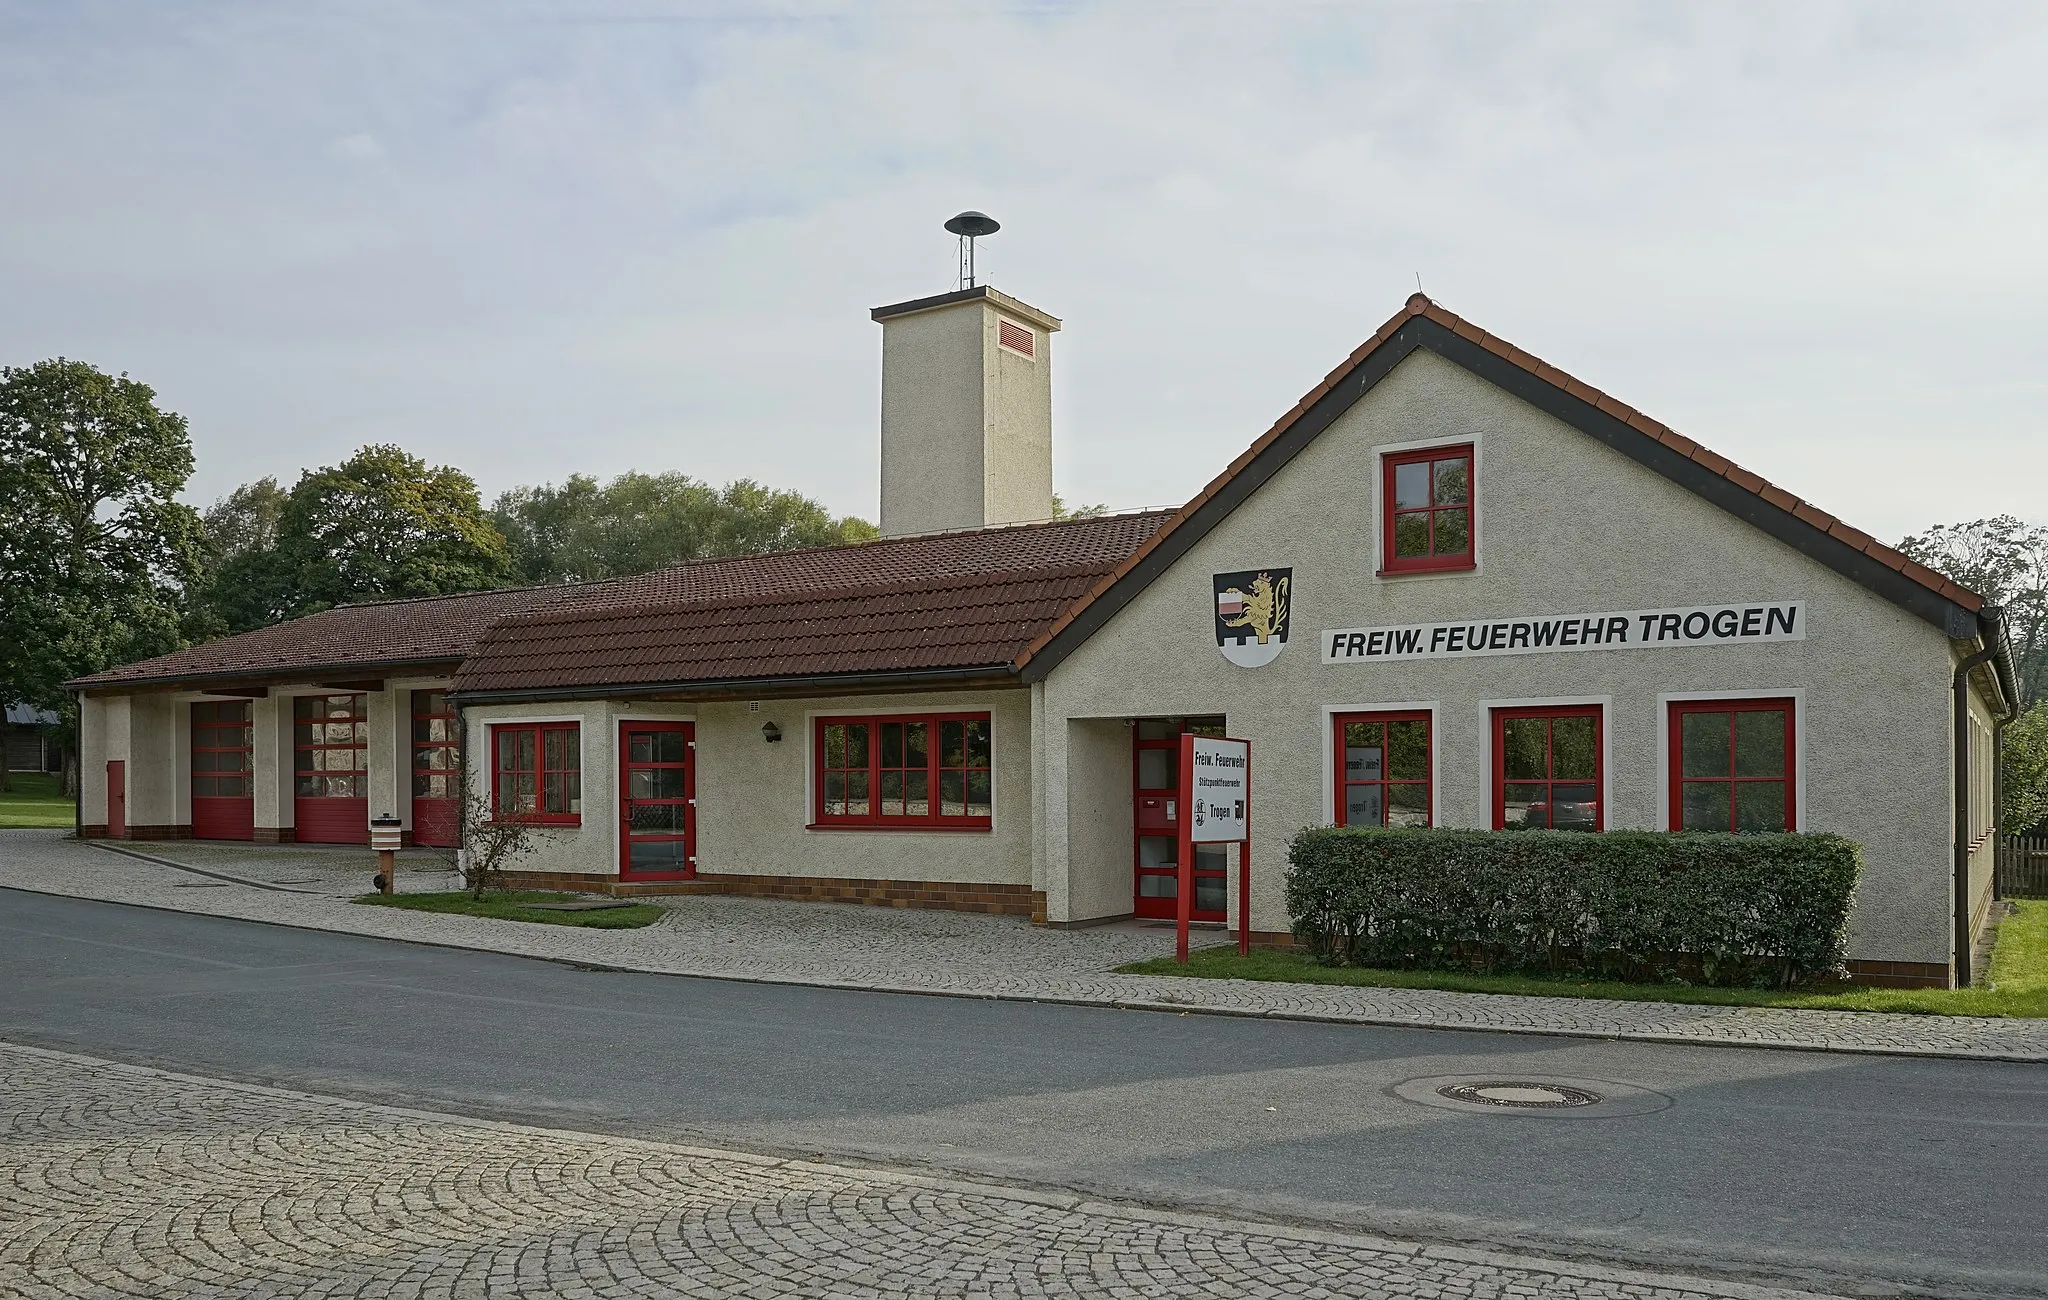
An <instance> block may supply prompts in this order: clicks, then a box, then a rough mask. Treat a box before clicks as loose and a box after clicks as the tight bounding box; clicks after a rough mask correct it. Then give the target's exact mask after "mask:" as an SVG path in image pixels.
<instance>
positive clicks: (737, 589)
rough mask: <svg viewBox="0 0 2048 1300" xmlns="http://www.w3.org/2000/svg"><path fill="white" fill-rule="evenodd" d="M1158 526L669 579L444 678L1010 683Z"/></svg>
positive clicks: (580, 611)
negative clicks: (1022, 663)
mask: <svg viewBox="0 0 2048 1300" xmlns="http://www.w3.org/2000/svg"><path fill="white" fill-rule="evenodd" d="M1166 518H1167V512H1166V511H1163V510H1155V511H1148V512H1145V513H1140V514H1129V515H1109V516H1102V517H1097V518H1090V519H1076V520H1064V521H1059V522H1055V523H1043V524H1021V525H1013V526H1010V527H1004V528H987V529H978V530H974V531H968V532H958V533H937V534H932V535H928V536H923V537H906V538H892V539H889V540H885V541H879V542H867V543H862V544H860V545H857V546H843V547H833V548H830V549H820V550H815V551H785V552H779V553H771V554H767V555H755V556H745V557H741V558H739V559H732V560H709V561H702V562H700V563H697V564H685V565H677V566H676V567H674V568H670V569H663V570H661V571H659V572H657V573H651V574H644V575H642V576H641V577H639V578H626V579H619V580H617V581H616V582H615V583H611V584H607V586H609V587H610V588H611V589H612V594H611V598H610V599H607V600H603V601H599V602H593V601H588V600H586V601H581V602H579V603H578V604H577V605H576V606H575V607H573V608H551V609H547V610H538V611H534V612H532V613H529V614H526V615H520V616H512V617H508V618H506V619H504V620H502V621H501V622H499V623H498V624H497V625H496V626H494V627H493V628H491V629H490V631H488V632H487V633H485V634H484V636H483V637H482V639H481V640H480V641H479V643H478V645H477V648H476V650H475V652H474V653H473V654H472V655H471V657H470V658H469V660H468V662H466V663H464V664H463V666H462V669H461V671H460V672H459V673H458V674H457V675H456V678H455V683H454V686H453V688H452V689H453V690H454V691H455V693H456V694H458V695H461V696H464V697H466V698H471V699H474V698H478V697H480V696H492V697H506V696H520V695H532V696H536V697H540V696H549V697H561V696H564V695H606V694H617V693H619V692H621V691H628V692H636V691H657V690H680V689H686V688H732V687H734V686H737V685H738V684H741V683H748V684H752V683H759V682H765V681H767V680H769V679H778V680H782V681H784V682H788V681H790V680H792V679H794V680H805V681H815V680H819V679H831V678H842V679H850V678H865V679H872V678H875V677H877V676H888V677H892V678H901V679H905V680H913V679H936V678H959V677H965V676H972V675H983V676H986V675H991V674H1003V675H1007V674H1009V673H1010V672H1011V671H1012V670H1011V663H1012V661H1013V660H1014V659H1015V658H1016V656H1017V654H1018V652H1019V651H1021V650H1022V649H1023V648H1024V646H1026V645H1027V644H1029V643H1030V642H1031V641H1032V640H1033V639H1034V638H1035V637H1037V635H1038V634H1039V633H1040V632H1041V631H1043V630H1044V629H1045V628H1046V627H1048V626H1049V625H1051V623H1052V622H1053V621H1054V620H1055V619H1057V618H1058V617H1059V616H1060V615H1061V614H1062V613H1064V612H1065V611H1066V610H1067V608H1068V607H1069V606H1070V605H1072V604H1073V602H1074V600H1075V599H1076V598H1077V597H1079V596H1080V595H1082V594H1083V593H1084V592H1086V591H1087V590H1088V589H1089V588H1091V587H1093V586H1094V585H1095V583H1096V581H1097V580H1098V579H1099V578H1101V577H1102V575H1103V574H1105V573H1107V572H1109V571H1110V569H1112V568H1114V567H1115V565H1116V564H1117V562H1118V561H1120V560H1122V559H1123V558H1124V557H1125V556H1127V555H1129V554H1130V553H1131V552H1132V551H1134V550H1136V549H1137V548H1138V546H1139V545H1140V544H1142V543H1143V542H1144V540H1145V539H1146V538H1147V537H1149V536H1151V535H1152V532H1153V530H1154V529H1156V528H1158V527H1159V525H1160V524H1162V523H1163V522H1165V520H1166Z"/></svg>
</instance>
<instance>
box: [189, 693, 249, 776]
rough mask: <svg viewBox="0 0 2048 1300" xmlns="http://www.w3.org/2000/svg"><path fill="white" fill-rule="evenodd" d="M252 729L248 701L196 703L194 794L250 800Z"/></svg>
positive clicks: (193, 743) (193, 757)
mask: <svg viewBox="0 0 2048 1300" xmlns="http://www.w3.org/2000/svg"><path fill="white" fill-rule="evenodd" d="M251 734H252V733H251V728H250V725H249V702H248V701H247V700H200V701H198V702H197V703H195V704H193V706H192V797H193V798H195V799H247V798H249V797H250V793H251V791H250V787H249V771H250V762H249V750H250V736H251Z"/></svg>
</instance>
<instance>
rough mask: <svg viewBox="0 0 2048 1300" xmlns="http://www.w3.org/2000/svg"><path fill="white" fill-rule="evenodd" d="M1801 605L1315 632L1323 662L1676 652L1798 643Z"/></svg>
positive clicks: (1760, 604)
mask: <svg viewBox="0 0 2048 1300" xmlns="http://www.w3.org/2000/svg"><path fill="white" fill-rule="evenodd" d="M1805 639H1806V602H1805V601H1803V600H1777V601H1756V602H1753V603H1750V604H1745V605H1690V606H1685V607H1683V608H1679V609H1625V610H1616V611H1612V612H1609V613H1604V614H1541V615H1537V616H1535V617H1533V618H1502V619H1486V620H1484V621H1476V622H1463V623H1409V624H1406V625H1403V626H1397V627H1347V628H1335V629H1332V630H1330V631H1327V632H1324V633H1323V634H1322V641H1323V662H1324V663H1326V664H1352V663H1376V662H1378V661H1380V660H1384V659H1469V658H1474V657H1476V656H1479V655H1540V654H1553V653H1557V652H1561V651H1568V650H1677V649H1682V648H1684V647H1687V646H1703V645H1747V644H1749V643H1752V642H1763V641H1804V640H1805Z"/></svg>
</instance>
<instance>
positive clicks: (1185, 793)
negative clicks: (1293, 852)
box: [1174, 735, 1252, 963]
mask: <svg viewBox="0 0 2048 1300" xmlns="http://www.w3.org/2000/svg"><path fill="white" fill-rule="evenodd" d="M1251 825H1252V746H1251V742H1250V741H1248V740H1225V739H1222V738H1221V737H1216V736H1196V735H1182V736H1181V738H1180V846H1179V850H1178V863H1177V866H1178V868H1179V875H1180V878H1179V881H1178V888H1177V889H1176V891H1175V892H1176V893H1177V894H1178V895H1179V897H1178V898H1177V899H1176V900H1175V901H1176V903H1178V905H1179V906H1178V907H1177V908H1176V914H1177V916H1178V918H1179V923H1178V925H1177V927H1176V929H1177V934H1176V935H1175V939H1174V958H1175V960H1177V961H1180V962H1183V963H1185V962H1186V961H1187V959H1188V923H1189V922H1190V921H1191V920H1193V913H1194V907H1195V845H1197V844H1235V845H1237V891H1238V893H1237V922H1238V937H1237V950H1238V952H1239V953H1245V952H1249V951H1250V950H1251V941H1252V928H1251V927H1252V920H1251V917H1252V906H1251V904H1252V857H1251V854H1252V846H1251ZM1226 879H1227V877H1226Z"/></svg>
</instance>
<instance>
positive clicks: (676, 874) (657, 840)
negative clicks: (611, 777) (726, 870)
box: [619, 722, 697, 880]
mask: <svg viewBox="0 0 2048 1300" xmlns="http://www.w3.org/2000/svg"><path fill="white" fill-rule="evenodd" d="M695 735H696V728H695V726H694V725H693V724H691V723H688V722H622V723H620V724H619V753H620V754H621V755H622V756H623V761H622V762H621V763H620V764H619V781H620V790H619V827H620V832H619V876H620V878H621V879H626V880H687V879H689V878H690V877H692V876H694V875H696V874H697V800H696V797H695V796H696V787H697V774H696V763H695V761H694V757H695V752H696V740H695Z"/></svg>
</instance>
